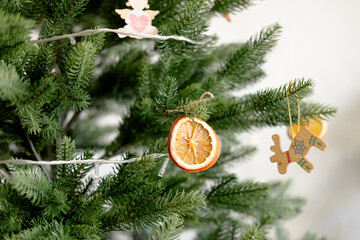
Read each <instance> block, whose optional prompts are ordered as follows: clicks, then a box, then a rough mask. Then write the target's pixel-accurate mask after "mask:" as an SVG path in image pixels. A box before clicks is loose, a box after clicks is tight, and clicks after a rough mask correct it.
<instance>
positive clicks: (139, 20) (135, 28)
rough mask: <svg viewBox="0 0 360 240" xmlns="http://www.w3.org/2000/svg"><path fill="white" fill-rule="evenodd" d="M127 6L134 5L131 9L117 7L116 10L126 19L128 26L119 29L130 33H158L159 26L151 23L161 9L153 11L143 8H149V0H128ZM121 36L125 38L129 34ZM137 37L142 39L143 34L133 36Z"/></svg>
mask: <svg viewBox="0 0 360 240" xmlns="http://www.w3.org/2000/svg"><path fill="white" fill-rule="evenodd" d="M126 6H129V7H132V8H133V10H131V9H116V10H115V12H116V13H117V14H119V15H120V17H121V18H122V19H125V22H126V24H127V25H126V26H125V27H124V28H120V29H119V30H122V31H125V32H128V33H145V34H154V35H155V34H157V28H156V27H154V26H152V25H151V22H152V20H153V19H154V18H155V16H156V15H157V14H159V11H152V10H146V11H144V10H143V9H145V8H149V7H150V6H149V4H148V0H128V2H127V3H126ZM118 35H119V37H120V38H124V37H126V36H127V35H121V34H118ZM131 37H134V38H137V39H141V38H142V37H141V36H131Z"/></svg>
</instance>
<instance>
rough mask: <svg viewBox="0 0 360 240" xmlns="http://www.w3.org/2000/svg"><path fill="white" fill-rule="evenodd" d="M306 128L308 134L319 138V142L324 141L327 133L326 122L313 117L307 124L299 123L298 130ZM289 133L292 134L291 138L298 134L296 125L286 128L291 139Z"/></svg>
mask: <svg viewBox="0 0 360 240" xmlns="http://www.w3.org/2000/svg"><path fill="white" fill-rule="evenodd" d="M303 126H306V127H307V128H308V129H309V131H310V132H312V133H313V134H314V135H315V136H317V137H318V138H320V139H321V140H324V138H325V137H326V134H327V132H328V122H327V121H326V120H324V119H321V118H319V117H313V118H311V119H310V120H309V121H307V122H301V123H300V129H301V128H302V127H303ZM291 131H292V132H293V136H296V134H297V133H298V132H297V131H298V125H297V124H295V125H294V126H293V127H292V128H291V127H289V128H288V134H289V136H290V137H291Z"/></svg>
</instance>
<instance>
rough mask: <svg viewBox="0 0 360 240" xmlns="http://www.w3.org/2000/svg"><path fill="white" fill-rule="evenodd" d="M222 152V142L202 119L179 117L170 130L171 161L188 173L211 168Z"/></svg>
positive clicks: (169, 147) (169, 149) (169, 148)
mask: <svg viewBox="0 0 360 240" xmlns="http://www.w3.org/2000/svg"><path fill="white" fill-rule="evenodd" d="M220 150H221V144H220V140H219V138H218V136H217V135H216V133H215V131H214V130H213V129H212V128H211V127H210V126H209V125H208V124H207V123H206V122H204V121H203V120H201V119H198V118H190V117H186V116H184V117H179V118H178V119H176V120H175V122H174V123H173V125H172V127H171V129H170V134H169V141H168V151H169V156H170V159H171V160H172V161H173V162H174V163H175V164H176V165H177V166H178V167H179V168H181V169H182V170H184V171H186V172H200V171H204V170H206V169H208V168H210V167H211V166H212V165H214V164H215V162H216V161H217V159H218V158H219V155H220Z"/></svg>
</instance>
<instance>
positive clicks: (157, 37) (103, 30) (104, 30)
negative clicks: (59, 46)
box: [31, 28, 207, 45]
mask: <svg viewBox="0 0 360 240" xmlns="http://www.w3.org/2000/svg"><path fill="white" fill-rule="evenodd" d="M107 32H111V33H117V34H120V35H124V36H130V37H142V38H151V39H155V40H169V39H174V40H178V41H185V42H189V43H192V44H196V45H203V44H206V43H207V41H200V42H198V41H194V40H192V39H189V38H187V37H184V36H178V35H170V36H161V35H154V34H144V33H129V32H125V31H123V30H119V29H110V28H99V29H87V30H84V31H81V32H77V33H71V34H65V35H61V36H54V37H51V38H45V39H39V40H32V41H31V42H33V43H45V42H51V41H57V40H61V39H66V38H70V39H71V38H74V37H83V36H89V35H93V34H99V33H107Z"/></svg>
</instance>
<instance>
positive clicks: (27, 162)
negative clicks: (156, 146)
mask: <svg viewBox="0 0 360 240" xmlns="http://www.w3.org/2000/svg"><path fill="white" fill-rule="evenodd" d="M164 156H167V154H161V153H155V154H150V155H147V156H144V157H139V158H132V159H128V160H106V159H89V160H69V161H62V160H61V161H60V160H55V161H42V162H38V161H34V160H27V159H11V160H2V161H0V164H17V165H64V164H91V163H94V164H124V163H132V162H137V161H140V160H141V159H144V158H146V157H153V158H161V157H164Z"/></svg>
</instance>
